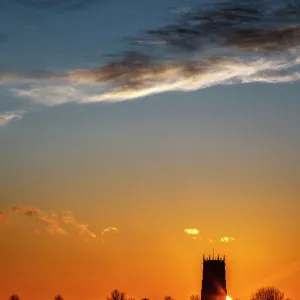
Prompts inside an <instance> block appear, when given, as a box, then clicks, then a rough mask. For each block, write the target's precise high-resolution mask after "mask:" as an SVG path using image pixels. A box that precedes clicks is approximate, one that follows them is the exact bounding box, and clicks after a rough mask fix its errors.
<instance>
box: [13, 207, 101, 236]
mask: <svg viewBox="0 0 300 300" xmlns="http://www.w3.org/2000/svg"><path fill="white" fill-rule="evenodd" d="M11 211H12V212H13V213H21V214H23V215H25V216H28V217H33V218H35V219H37V220H38V221H41V222H43V223H44V224H46V225H47V227H46V229H45V231H46V232H48V233H50V234H61V235H66V234H68V231H67V228H66V225H71V226H73V227H74V228H75V229H76V230H77V232H79V233H80V234H83V235H87V236H89V237H92V238H96V237H97V236H96V234H94V233H93V232H91V231H90V230H89V228H88V225H87V224H81V223H79V222H78V221H77V220H76V219H75V217H74V215H73V213H72V212H69V211H63V212H62V213H60V214H59V213H57V212H55V211H51V212H50V213H46V212H44V211H42V210H40V209H38V208H36V207H33V206H13V207H12V208H11ZM37 232H40V230H39V229H37Z"/></svg>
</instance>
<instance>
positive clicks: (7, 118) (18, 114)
mask: <svg viewBox="0 0 300 300" xmlns="http://www.w3.org/2000/svg"><path fill="white" fill-rule="evenodd" d="M23 115H24V111H19V110H16V111H5V112H2V113H1V112H0V126H5V125H6V124H8V123H9V122H11V121H13V120H20V119H22V118H23Z"/></svg>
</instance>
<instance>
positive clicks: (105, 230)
mask: <svg viewBox="0 0 300 300" xmlns="http://www.w3.org/2000/svg"><path fill="white" fill-rule="evenodd" d="M109 232H114V233H117V232H119V230H118V228H116V227H107V228H105V229H103V230H102V233H101V235H102V236H103V235H104V234H106V233H109Z"/></svg>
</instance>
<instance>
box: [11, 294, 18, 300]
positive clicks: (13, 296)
mask: <svg viewBox="0 0 300 300" xmlns="http://www.w3.org/2000/svg"><path fill="white" fill-rule="evenodd" d="M9 300H20V297H19V296H18V295H11V296H10V297H9Z"/></svg>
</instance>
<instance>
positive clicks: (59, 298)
mask: <svg viewBox="0 0 300 300" xmlns="http://www.w3.org/2000/svg"><path fill="white" fill-rule="evenodd" d="M54 300H64V298H63V297H62V296H61V295H57V296H55V297H54Z"/></svg>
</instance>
